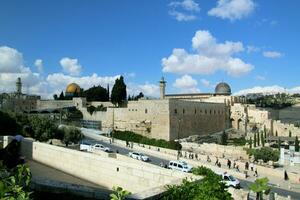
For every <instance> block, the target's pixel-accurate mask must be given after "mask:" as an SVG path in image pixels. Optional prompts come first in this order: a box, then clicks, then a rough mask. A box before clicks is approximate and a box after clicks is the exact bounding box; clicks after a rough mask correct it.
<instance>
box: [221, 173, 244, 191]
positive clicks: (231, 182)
mask: <svg viewBox="0 0 300 200" xmlns="http://www.w3.org/2000/svg"><path fill="white" fill-rule="evenodd" d="M217 174H218V175H219V176H221V178H222V182H223V183H225V185H226V186H227V187H234V188H240V187H241V184H240V181H239V180H237V179H236V178H234V177H233V176H232V175H229V174H227V173H226V172H224V173H217Z"/></svg>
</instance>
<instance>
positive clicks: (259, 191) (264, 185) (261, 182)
mask: <svg viewBox="0 0 300 200" xmlns="http://www.w3.org/2000/svg"><path fill="white" fill-rule="evenodd" d="M268 182H269V179H268V178H266V177H265V178H259V179H256V180H255V182H254V183H252V184H251V185H249V189H250V190H252V191H253V192H256V199H257V200H262V199H263V192H266V191H269V190H270V187H269V186H268Z"/></svg>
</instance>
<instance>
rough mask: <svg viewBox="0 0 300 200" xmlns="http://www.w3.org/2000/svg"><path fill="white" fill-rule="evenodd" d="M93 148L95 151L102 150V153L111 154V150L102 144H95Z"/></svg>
mask: <svg viewBox="0 0 300 200" xmlns="http://www.w3.org/2000/svg"><path fill="white" fill-rule="evenodd" d="M93 148H94V149H95V150H101V151H105V152H110V148H108V147H105V146H103V145H102V144H95V145H94V146H93Z"/></svg>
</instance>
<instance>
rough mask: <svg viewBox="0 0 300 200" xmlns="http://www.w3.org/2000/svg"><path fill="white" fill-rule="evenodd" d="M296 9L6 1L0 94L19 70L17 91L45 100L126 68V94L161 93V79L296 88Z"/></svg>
mask: <svg viewBox="0 0 300 200" xmlns="http://www.w3.org/2000/svg"><path fill="white" fill-rule="evenodd" d="M299 6H300V2H299V1H289V2H288V3H287V1H284V0H276V3H275V1H274V0H178V1H176V0H168V1H167V0H165V1H164V0H159V1H158V0H157V1H149V0H122V1H117V0H89V1H83V0H72V1H71V0H68V1H67V0H62V1H58V0H53V1H32V0H27V1H14V0H9V1H6V0H3V1H1V2H0V25H1V29H0V30H1V31H0V91H1V92H3V91H10V90H13V89H14V82H15V79H16V77H17V76H21V77H22V78H23V80H24V86H25V87H24V90H25V91H24V90H23V92H29V93H38V94H41V95H42V96H44V97H49V96H52V94H53V93H55V92H59V91H61V90H63V89H64V88H65V86H66V84H68V83H69V82H78V83H79V84H80V85H81V86H82V87H84V88H88V87H90V86H92V85H97V84H101V85H103V86H106V85H107V84H110V85H112V84H113V82H114V79H115V78H116V77H117V76H118V75H123V76H125V81H126V83H127V85H128V92H129V93H130V94H132V93H135V94H136V93H138V92H139V91H143V92H144V93H146V94H147V95H150V96H157V94H158V87H157V86H158V81H159V79H160V77H161V76H164V77H165V79H166V80H167V93H179V92H180V93H182V92H212V91H213V89H214V86H215V84H216V83H218V82H220V81H222V80H224V81H226V82H228V83H229V84H230V85H231V87H232V90H233V92H235V93H236V92H239V91H241V90H244V89H249V88H250V89H251V90H247V91H248V92H260V91H282V90H284V89H286V90H287V91H288V92H299V91H300V89H299V88H300V87H299V86H300V83H299V79H298V74H299V73H300V68H299V59H298V57H297V53H298V51H297V50H296V48H297V46H298V43H299V39H298V35H299V29H300V22H299V18H300V16H299V15H300V13H299V12H298V8H299ZM196 33H197V34H196ZM193 38H194V40H193ZM192 40H193V41H192ZM226 41H227V42H226ZM174 49H175V51H174ZM176 49H177V50H178V49H180V50H179V51H177V50H176ZM256 86H261V87H256ZM254 87H255V88H254ZM242 92H245V91H242Z"/></svg>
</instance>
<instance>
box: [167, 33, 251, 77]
mask: <svg viewBox="0 0 300 200" xmlns="http://www.w3.org/2000/svg"><path fill="white" fill-rule="evenodd" d="M192 47H193V50H194V51H195V53H192V54H189V53H188V52H186V51H185V50H184V49H173V52H172V55H170V56H169V57H168V58H163V59H162V66H163V72H171V73H177V74H187V73H189V74H213V73H215V72H216V71H218V70H223V71H226V72H227V74H229V75H231V76H236V77H237V76H241V75H243V74H247V73H248V72H250V71H251V70H252V69H253V68H254V67H253V66H252V65H251V64H248V63H245V62H244V61H242V60H241V59H239V58H236V57H233V56H234V55H235V54H237V53H239V52H243V51H244V47H243V44H242V43H241V42H231V41H226V42H225V43H217V41H216V39H215V38H214V37H213V36H212V35H211V34H210V32H209V31H205V30H204V31H201V30H200V31H197V32H196V34H195V36H194V37H193V39H192Z"/></svg>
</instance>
